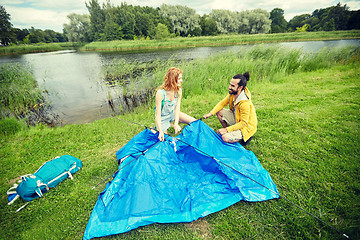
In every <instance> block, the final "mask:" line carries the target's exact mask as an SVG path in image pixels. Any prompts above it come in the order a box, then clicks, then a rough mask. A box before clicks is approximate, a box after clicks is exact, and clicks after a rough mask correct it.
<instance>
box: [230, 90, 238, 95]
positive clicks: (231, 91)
mask: <svg viewBox="0 0 360 240" xmlns="http://www.w3.org/2000/svg"><path fill="white" fill-rule="evenodd" d="M238 91H239V90H237V91H233V90H229V93H230V94H231V95H236V94H238Z"/></svg>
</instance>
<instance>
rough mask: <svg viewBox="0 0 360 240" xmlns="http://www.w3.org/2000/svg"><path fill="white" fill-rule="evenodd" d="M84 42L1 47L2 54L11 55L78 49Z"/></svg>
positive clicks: (0, 53) (0, 52)
mask: <svg viewBox="0 0 360 240" xmlns="http://www.w3.org/2000/svg"><path fill="white" fill-rule="evenodd" d="M82 45H84V44H83V43H72V42H62V43H37V44H21V45H13V46H6V47H4V46H2V47H0V55H11V54H24V53H37V52H51V51H60V50H71V49H77V48H79V47H80V46H82Z"/></svg>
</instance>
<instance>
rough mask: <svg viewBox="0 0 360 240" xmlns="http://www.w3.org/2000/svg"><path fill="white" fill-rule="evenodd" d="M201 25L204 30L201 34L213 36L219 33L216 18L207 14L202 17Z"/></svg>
mask: <svg viewBox="0 0 360 240" xmlns="http://www.w3.org/2000/svg"><path fill="white" fill-rule="evenodd" d="M200 26H201V30H202V31H201V35H203V36H213V35H216V34H218V29H217V26H216V22H215V20H214V19H212V18H210V17H209V16H207V15H206V14H205V15H203V16H202V17H201V20H200Z"/></svg>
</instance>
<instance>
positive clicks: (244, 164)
mask: <svg viewBox="0 0 360 240" xmlns="http://www.w3.org/2000/svg"><path fill="white" fill-rule="evenodd" d="M157 137H158V134H154V133H152V132H151V131H150V130H148V129H145V130H144V131H142V132H141V133H139V134H138V135H136V136H135V137H134V138H133V139H132V140H131V141H129V142H128V143H127V144H126V145H125V146H124V147H122V148H121V149H120V150H119V151H118V152H117V153H116V156H117V159H118V161H119V162H121V160H123V161H122V163H121V165H120V166H119V171H118V172H117V173H116V174H115V175H114V179H113V181H111V182H109V183H108V184H107V185H106V187H105V190H104V191H103V192H102V193H100V195H99V198H98V201H97V203H96V205H95V207H94V209H93V211H92V213H91V216H90V219H89V222H88V224H87V226H86V229H85V233H84V237H83V239H91V238H94V237H102V236H108V235H113V234H119V233H124V232H128V231H130V230H132V229H135V228H138V227H140V226H144V225H148V224H152V223H175V222H191V221H194V220H197V219H198V218H201V217H205V216H207V215H209V214H211V213H214V212H217V211H220V210H222V209H224V208H227V207H229V206H230V205H232V204H234V203H237V202H239V201H241V200H244V201H250V202H255V201H264V200H269V199H274V198H278V197H279V194H278V191H277V189H276V185H275V184H274V182H273V181H272V179H271V177H270V175H269V173H268V172H267V171H266V170H265V169H264V168H263V167H262V166H261V164H260V162H259V161H258V159H257V158H256V156H255V155H254V153H253V152H251V151H248V150H246V149H245V148H243V147H242V146H241V145H240V144H239V143H235V144H234V143H233V144H228V143H224V142H223V141H222V139H221V137H220V136H219V135H218V134H217V133H215V132H214V131H213V130H212V129H211V128H210V127H208V126H207V125H206V124H205V123H204V122H202V121H201V120H198V121H195V122H193V123H191V124H190V125H188V126H186V127H185V128H184V129H183V131H182V133H181V134H180V135H178V136H177V137H176V138H173V137H171V136H168V137H167V138H166V140H165V141H164V142H159V140H158V138H157ZM219 161H221V163H220V162H219ZM223 163H224V164H223ZM225 164H227V165H228V166H226V165H225ZM123 166H124V167H123ZM229 166H231V168H230V167H229ZM232 168H233V169H232ZM234 169H236V170H237V171H239V172H241V173H243V174H244V175H246V176H248V177H245V176H244V175H242V174H240V173H239V172H237V171H235V170H234ZM249 178H251V179H254V180H255V181H257V182H258V183H260V184H262V185H264V186H265V187H267V188H269V189H271V190H272V191H270V190H269V189H266V188H265V187H263V186H261V185H260V184H258V183H255V182H254V181H252V180H251V179H249Z"/></svg>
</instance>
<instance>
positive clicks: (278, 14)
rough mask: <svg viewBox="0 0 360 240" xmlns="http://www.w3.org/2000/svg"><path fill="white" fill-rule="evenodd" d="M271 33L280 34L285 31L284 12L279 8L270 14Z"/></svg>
mask: <svg viewBox="0 0 360 240" xmlns="http://www.w3.org/2000/svg"><path fill="white" fill-rule="evenodd" d="M270 20H271V32H272V33H281V32H286V31H287V22H286V20H285V18H284V10H282V9H281V8H274V9H273V10H271V12H270Z"/></svg>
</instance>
